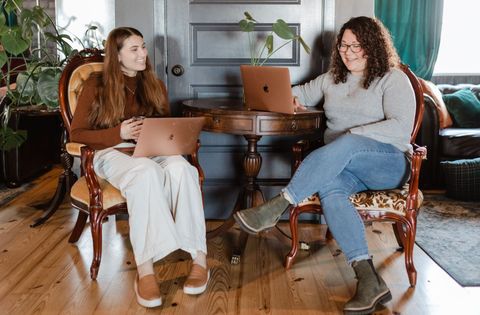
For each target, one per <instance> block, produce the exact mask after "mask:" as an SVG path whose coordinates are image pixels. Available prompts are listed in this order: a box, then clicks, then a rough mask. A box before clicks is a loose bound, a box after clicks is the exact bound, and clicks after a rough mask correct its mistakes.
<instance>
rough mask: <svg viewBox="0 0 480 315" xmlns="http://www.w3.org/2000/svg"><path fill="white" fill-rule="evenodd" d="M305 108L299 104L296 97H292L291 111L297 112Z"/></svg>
mask: <svg viewBox="0 0 480 315" xmlns="http://www.w3.org/2000/svg"><path fill="white" fill-rule="evenodd" d="M306 109H307V107H306V106H304V105H302V104H300V101H299V100H298V97H296V96H294V97H293V110H294V111H296V112H297V111H298V110H306Z"/></svg>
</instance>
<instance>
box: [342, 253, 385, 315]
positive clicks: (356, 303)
mask: <svg viewBox="0 0 480 315" xmlns="http://www.w3.org/2000/svg"><path fill="white" fill-rule="evenodd" d="M353 269H354V270H355V274H356V275H357V280H358V282H357V290H356V293H355V295H354V296H353V298H351V299H350V301H348V302H347V304H345V307H344V308H343V311H344V312H345V314H370V313H372V312H373V311H374V310H375V308H376V306H377V304H379V303H381V304H383V303H386V302H388V301H390V300H391V299H392V294H391V293H390V290H389V289H388V287H387V285H386V284H385V281H383V279H382V278H381V277H380V276H379V275H378V274H377V272H376V271H375V267H373V262H372V260H371V259H368V260H360V261H356V262H354V263H353Z"/></svg>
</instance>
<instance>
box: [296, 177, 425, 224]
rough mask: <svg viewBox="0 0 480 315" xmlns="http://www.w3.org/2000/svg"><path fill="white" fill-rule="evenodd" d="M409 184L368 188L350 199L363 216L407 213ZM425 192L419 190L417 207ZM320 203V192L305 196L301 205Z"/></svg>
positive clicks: (420, 203)
mask: <svg viewBox="0 0 480 315" xmlns="http://www.w3.org/2000/svg"><path fill="white" fill-rule="evenodd" d="M408 188H409V186H408V185H405V186H403V187H402V188H399V189H391V190H367V191H362V192H359V193H356V194H353V195H351V196H350V201H351V202H352V203H353V205H354V207H355V208H356V209H357V210H359V211H360V214H361V215H362V216H366V214H365V212H369V214H368V216H369V217H372V216H374V215H375V212H378V213H379V214H380V213H382V214H384V213H386V212H393V213H396V214H398V215H403V216H404V215H406V212H407V196H408ZM422 202H423V194H422V192H421V191H420V190H419V191H418V199H417V208H419V207H420V206H421V205H422ZM307 205H317V206H319V205H320V199H319V197H318V194H313V195H312V196H310V197H308V198H305V199H304V200H303V201H302V202H300V204H299V206H301V207H302V206H307Z"/></svg>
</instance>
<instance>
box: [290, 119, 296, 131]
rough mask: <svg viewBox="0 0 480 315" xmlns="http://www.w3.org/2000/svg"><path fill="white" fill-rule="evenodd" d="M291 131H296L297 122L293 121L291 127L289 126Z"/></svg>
mask: <svg viewBox="0 0 480 315" xmlns="http://www.w3.org/2000/svg"><path fill="white" fill-rule="evenodd" d="M291 128H292V130H297V129H298V125H297V122H296V121H295V120H294V121H292V126H291Z"/></svg>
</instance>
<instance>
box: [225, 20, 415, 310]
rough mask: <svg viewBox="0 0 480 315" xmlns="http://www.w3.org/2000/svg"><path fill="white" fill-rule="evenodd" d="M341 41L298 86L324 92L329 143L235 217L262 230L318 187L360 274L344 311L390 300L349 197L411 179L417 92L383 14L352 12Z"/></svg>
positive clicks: (316, 98)
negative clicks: (269, 195) (319, 70)
mask: <svg viewBox="0 0 480 315" xmlns="http://www.w3.org/2000/svg"><path fill="white" fill-rule="evenodd" d="M335 48H336V49H335V50H334V51H333V54H332V60H331V67H330V70H329V71H328V72H327V73H325V74H322V75H320V76H319V77H317V78H316V79H314V80H312V81H310V82H309V83H307V84H305V85H302V86H296V87H294V88H293V95H294V96H295V97H294V101H293V102H294V104H295V106H296V107H303V105H301V104H305V105H310V106H313V105H316V104H317V103H318V102H320V101H321V100H322V99H323V100H324V105H323V109H324V111H325V116H326V118H327V128H326V130H325V134H324V141H325V145H324V146H322V147H320V148H319V149H317V150H315V151H313V152H311V153H310V154H309V155H308V156H307V157H306V158H305V160H304V161H303V162H302V163H301V165H300V166H299V168H298V170H297V171H296V173H295V174H294V176H293V177H292V179H291V180H290V182H289V184H288V185H287V186H286V187H285V188H284V189H283V190H282V193H281V194H280V195H278V196H276V197H274V198H273V199H271V200H270V201H268V202H266V203H264V204H263V205H261V206H258V207H255V208H250V209H245V210H241V211H238V212H236V213H235V215H234V217H235V220H236V221H237V222H238V223H239V225H240V226H241V227H242V229H244V230H245V231H247V232H249V233H258V232H260V231H262V230H264V229H267V228H271V227H273V226H275V224H276V223H277V222H278V220H279V219H280V216H281V215H282V213H283V212H284V211H285V210H286V209H287V208H289V207H290V206H291V205H292V204H293V205H296V204H298V203H300V202H301V201H302V200H304V199H305V198H307V197H309V196H311V195H312V194H314V193H318V195H319V196H320V200H321V204H322V209H323V214H324V216H325V219H326V221H327V224H328V226H329V228H330V231H331V232H332V234H333V236H334V237H335V239H336V241H337V243H338V245H339V246H340V248H341V249H342V251H343V253H344V254H345V256H346V259H347V262H348V263H349V264H351V265H352V266H353V268H354V270H355V273H356V275H357V279H358V283H357V290H356V293H355V295H354V296H353V298H352V299H350V300H349V301H348V302H347V303H346V305H345V307H344V311H345V313H347V314H368V313H371V312H372V311H373V310H374V309H375V307H376V305H377V304H378V303H385V302H387V301H389V300H390V299H391V293H390V290H389V289H388V287H387V286H386V284H385V282H384V281H383V279H382V278H381V277H380V276H379V275H378V274H377V272H376V271H375V268H374V265H373V263H372V260H371V258H370V255H369V253H368V246H367V241H366V237H365V227H364V224H363V221H362V219H361V218H360V216H359V214H358V212H357V210H356V209H355V208H354V206H353V204H352V203H351V202H350V201H349V199H348V198H349V196H350V195H352V194H354V193H357V192H359V191H363V190H379V189H392V188H396V187H399V186H401V185H402V184H403V183H404V182H405V181H406V180H407V178H408V170H409V155H410V154H411V152H412V148H411V145H410V133H411V131H412V128H413V122H414V117H415V98H414V92H413V89H412V87H411V85H410V82H409V80H408V78H407V76H406V75H405V74H404V73H403V72H402V71H401V70H400V69H398V68H397V67H398V65H399V58H398V55H397V53H396V51H395V49H394V47H393V45H392V41H391V38H390V35H389V33H388V31H387V30H386V29H385V27H384V26H383V25H382V23H381V22H380V21H378V20H376V19H373V18H369V17H363V16H362V17H356V18H352V19H350V20H349V21H348V22H347V23H345V24H344V25H343V27H342V28H341V30H340V32H339V34H338V36H337V39H336V46H335Z"/></svg>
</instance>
